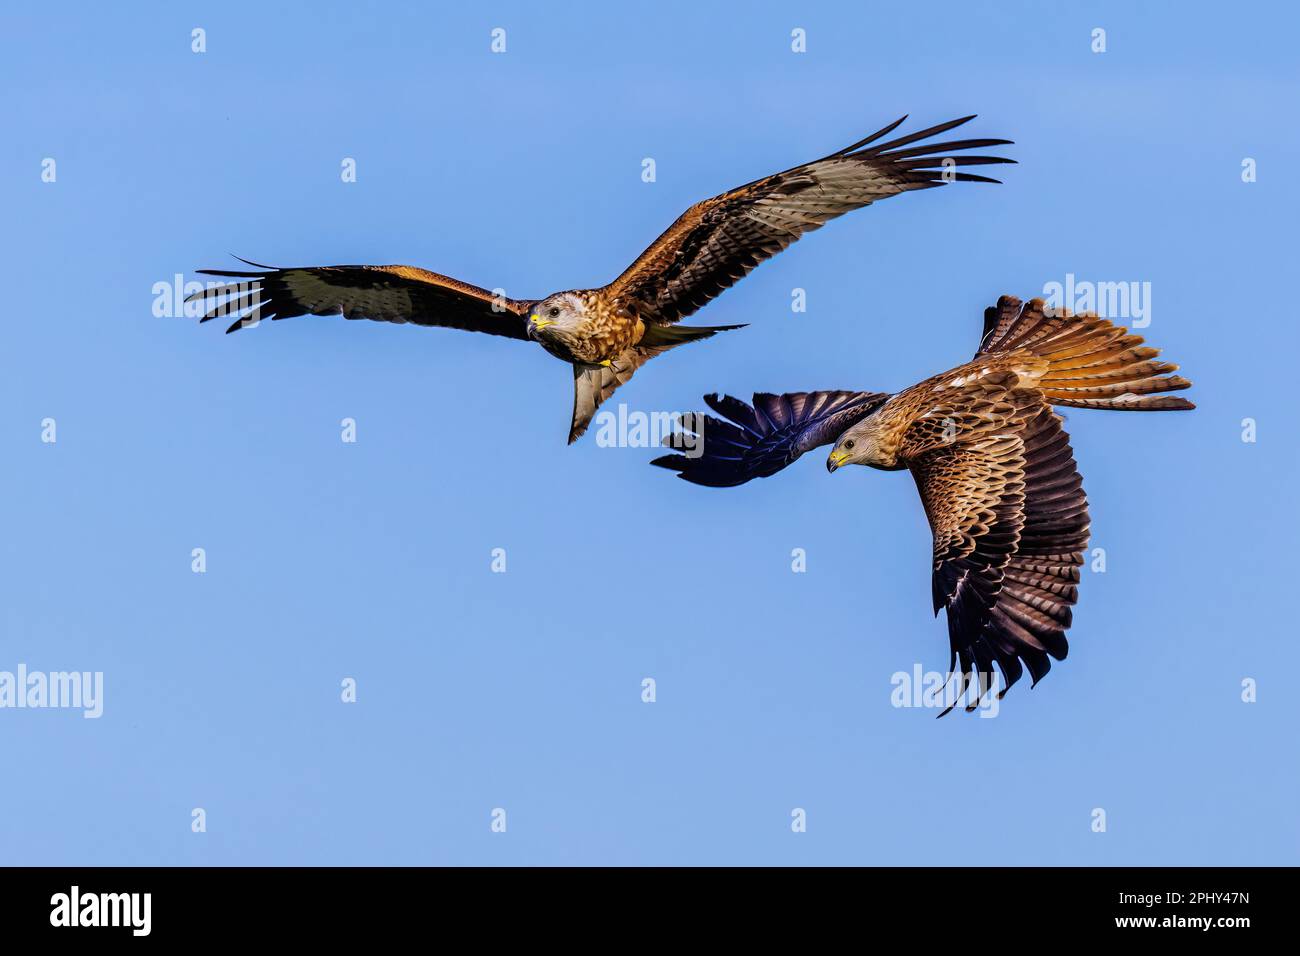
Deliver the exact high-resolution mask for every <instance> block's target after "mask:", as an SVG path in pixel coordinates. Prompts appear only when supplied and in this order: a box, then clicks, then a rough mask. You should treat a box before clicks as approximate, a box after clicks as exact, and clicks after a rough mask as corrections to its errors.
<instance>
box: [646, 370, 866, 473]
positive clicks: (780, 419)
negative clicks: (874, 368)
mask: <svg viewBox="0 0 1300 956" xmlns="http://www.w3.org/2000/svg"><path fill="white" fill-rule="evenodd" d="M888 398H889V396H888V395H887V394H884V393H880V392H848V391H822V392H789V393H786V394H785V395H769V394H766V393H762V392H760V393H758V394H756V395H755V396H754V404H753V405H752V406H751V405H746V404H745V403H744V402H742V401H740V400H739V399H736V398H732V397H731V396H730V395H705V396H704V401H705V402H706V403H707V404H708V406H709V407H710V408H712V409H713V410H714V411H715V412H717V413H718V414H719V415H721V416H722V419H718V418H714V417H713V416H712V415H703V414H699V415H696V416H695V419H696V422H697V424H698V425H699V427H698V429H696V437H694V438H692V437H691V436H689V435H686V434H683V433H681V432H678V433H676V434H675V435H673V436H672V437H670V439H669V442H668V445H669V447H671V448H675V449H677V450H678V451H690V452H691V454H694V451H695V450H697V449H698V450H700V451H702V454H700V455H699V456H698V457H689V456H688V455H687V454H678V455H664V456H662V457H660V458H656V459H655V460H654V461H652V462H651V463H650V464H652V465H658V466H659V467H660V468H668V469H671V470H672V471H675V472H677V476H678V477H679V478H683V479H685V480H686V481H690V482H693V483H694V484H697V485H709V486H711V487H715V488H728V487H733V486H735V485H743V484H744V483H745V482H747V481H750V480H752V479H754V478H766V477H768V476H769V475H774V474H776V473H777V472H778V471H780V470H781V469H782V468H785V467H786V466H788V465H790V464H791V463H793V462H794V461H795V460H796V459H798V458H799V456H800V455H802V454H804V452H807V451H810V450H811V449H813V448H816V447H818V446H820V445H829V444H832V443H833V442H834V441H835V440H836V439H837V438H839V436H840V435H841V434H842V433H843V432H844V430H845V429H847V428H849V427H850V426H852V425H853V424H854V423H856V422H858V421H860V420H861V419H863V418H865V417H866V416H867V415H870V414H871V413H872V412H873V411H875V410H876V409H877V408H879V407H880V405H881V404H883V403H884V401H885V400H886V399H888ZM723 419H725V420H723Z"/></svg>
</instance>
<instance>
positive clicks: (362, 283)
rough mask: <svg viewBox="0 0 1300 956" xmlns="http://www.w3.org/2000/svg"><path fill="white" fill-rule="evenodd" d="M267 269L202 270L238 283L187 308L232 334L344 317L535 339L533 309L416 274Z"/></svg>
mask: <svg viewBox="0 0 1300 956" xmlns="http://www.w3.org/2000/svg"><path fill="white" fill-rule="evenodd" d="M240 262H247V260H245V259H241V260H240ZM247 264H248V265H251V266H257V265H259V264H258V263H256V262H248V263H247ZM260 268H264V269H265V270H266V271H263V272H232V271H228V270H221V269H199V270H197V271H198V272H199V274H201V275H210V276H222V277H225V278H230V279H236V280H238V281H235V282H229V283H225V284H222V285H218V286H214V287H212V288H209V289H204V290H203V291H201V292H196V293H194V294H193V295H191V296H188V297H187V298H186V301H187V302H188V301H191V300H198V301H201V302H203V303H204V304H205V305H207V304H209V303H212V306H211V308H209V309H208V311H207V312H206V313H205V314H204V316H203V317H202V318H201V319H199V321H200V322H207V321H208V320H209V319H215V318H217V317H218V316H224V317H227V318H231V317H233V318H234V320H235V321H234V323H233V324H232V325H231V326H230V328H228V329H226V331H227V332H234V331H235V330H236V329H240V328H244V327H246V326H250V325H255V324H256V323H257V322H258V321H259V320H261V319H289V318H293V317H294V316H297V315H342V316H343V317H344V318H348V319H374V320H376V321H379V322H412V323H414V324H416V325H431V326H442V327H444V328H451V329H465V330H467V331H470V332H486V333H488V334H489V335H504V336H506V337H508V338H512V339H527V338H528V334H527V315H528V310H529V308H530V307H531V305H532V303H531V302H527V301H516V300H514V299H507V298H505V297H502V296H494V295H493V294H492V293H491V292H489V291H488V290H487V289H480V288H479V287H478V286H474V285H470V284H469V283H467V282H460V281H459V280H457V279H452V278H450V277H448V276H444V275H439V274H438V273H436V272H429V271H427V270H425V269H417V268H416V267H414V266H313V267H310V268H305V269H276V268H273V267H270V266H264V267H261V266H260ZM219 300H224V301H219Z"/></svg>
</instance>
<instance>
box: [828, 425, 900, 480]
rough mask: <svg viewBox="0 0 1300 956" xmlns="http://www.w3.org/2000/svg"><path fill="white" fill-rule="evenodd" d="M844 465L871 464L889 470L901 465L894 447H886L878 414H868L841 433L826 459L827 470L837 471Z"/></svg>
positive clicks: (873, 466)
mask: <svg viewBox="0 0 1300 956" xmlns="http://www.w3.org/2000/svg"><path fill="white" fill-rule="evenodd" d="M844 465H869V466H870V467H872V468H884V469H888V470H892V469H895V468H897V467H899V466H898V459H897V457H896V455H895V454H894V449H890V448H886V447H884V444H883V442H882V435H881V430H880V419H879V418H878V417H877V416H875V415H869V416H867V417H866V418H864V419H863V420H862V421H860V422H858V423H857V424H856V425H854V426H853V427H852V428H850V429H848V430H847V431H846V432H844V434H842V435H840V437H839V440H838V441H837V442H836V443H835V447H834V448H832V449H831V453H830V456H829V457H828V458H827V459H826V470H827V471H835V470H836V469H837V468H841V467H843V466H844Z"/></svg>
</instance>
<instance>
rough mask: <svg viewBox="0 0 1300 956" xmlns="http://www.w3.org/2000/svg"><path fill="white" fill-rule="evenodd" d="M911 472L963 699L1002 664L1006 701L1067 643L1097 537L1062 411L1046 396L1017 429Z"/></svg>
mask: <svg viewBox="0 0 1300 956" xmlns="http://www.w3.org/2000/svg"><path fill="white" fill-rule="evenodd" d="M1008 424H1010V423H1008ZM909 467H910V468H911V471H912V474H913V476H914V477H915V478H916V483H917V489H918V490H919V492H920V494H921V500H922V502H923V503H924V505H925V511H926V515H927V517H928V518H929V519H930V526H931V529H932V531H933V534H934V573H933V592H934V608H935V613H938V611H939V609H940V608H945V609H946V610H947V615H948V638H949V645H950V650H951V654H952V658H951V662H950V667H952V668H953V669H957V666H958V664H960V673H961V674H962V683H961V687H960V690H959V696H960V692H962V691H964V690H965V688H966V687H967V686H968V685H969V683H970V682H971V681H972V680H977V679H978V680H980V681H981V683H980V685H979V686H980V687H981V691H982V690H983V689H984V688H987V687H988V686H990V684H991V681H992V671H993V665H994V663H996V664H997V666H998V668H999V669H1000V670H1001V671H1002V676H1003V681H1004V684H1005V686H1004V687H1003V689H1002V691H1001V692H1000V694H999V696H1001V694H1005V693H1006V692H1007V690H1009V689H1010V687H1011V685H1013V684H1015V683H1016V681H1017V680H1019V679H1020V676H1021V674H1022V673H1023V671H1024V669H1025V668H1027V669H1028V670H1029V672H1030V675H1031V677H1032V679H1033V683H1035V684H1036V683H1037V682H1038V681H1039V680H1040V679H1041V678H1042V677H1043V675H1045V674H1046V673H1047V672H1048V670H1049V669H1050V668H1051V659H1052V658H1055V659H1057V660H1063V659H1064V658H1065V655H1066V652H1067V650H1068V644H1067V642H1066V637H1065V632H1066V630H1067V629H1068V628H1069V626H1070V623H1071V610H1070V609H1071V607H1072V606H1073V605H1074V603H1075V601H1076V600H1077V598H1078V587H1077V585H1078V581H1079V566H1080V565H1081V564H1082V563H1083V550H1084V548H1085V547H1086V546H1087V542H1088V507H1087V500H1086V498H1085V497H1084V494H1083V488H1082V480H1081V479H1080V477H1079V474H1078V471H1077V469H1076V467H1075V463H1074V456H1073V453H1072V451H1071V449H1070V444H1069V439H1068V437H1067V436H1066V434H1065V432H1064V431H1063V430H1062V429H1061V420H1060V418H1059V417H1058V416H1057V415H1056V414H1055V413H1054V412H1053V411H1052V410H1051V408H1050V407H1048V406H1047V405H1045V404H1041V403H1040V404H1038V405H1037V406H1036V407H1034V408H1031V409H1029V410H1028V413H1027V415H1026V416H1025V417H1024V418H1023V419H1021V421H1020V422H1018V423H1017V424H1016V427H1015V428H1014V430H1013V429H1011V428H1002V429H1000V430H999V433H994V432H992V431H990V432H986V433H984V434H982V435H981V436H980V437H979V438H977V439H976V440H975V441H971V442H957V443H954V444H952V445H951V446H948V447H940V448H935V449H933V450H931V451H928V452H926V453H925V454H923V455H921V456H919V457H918V458H917V459H916V460H914V461H912V462H910V463H909ZM973 706H974V705H973V704H970V705H968V709H972V708H973ZM949 709H951V708H949ZM944 713H947V711H944Z"/></svg>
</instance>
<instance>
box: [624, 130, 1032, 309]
mask: <svg viewBox="0 0 1300 956" xmlns="http://www.w3.org/2000/svg"><path fill="white" fill-rule="evenodd" d="M906 118H907V117H903V118H902V119H899V120H897V121H895V122H894V123H891V124H890V125H888V126H886V127H885V128H884V129H881V130H878V131H877V132H875V133H873V134H872V135H870V136H868V137H866V138H865V139H862V140H859V141H858V142H856V143H854V144H853V145H851V146H847V147H845V148H844V149H841V150H838V151H836V152H834V153H831V154H830V155H829V156H824V157H822V158H821V159H819V160H816V161H814V162H811V163H805V164H803V165H801V166H796V167H794V168H792V169H788V170H785V171H784V172H780V173H776V174H774V175H771V176H767V177H765V178H763V179H758V180H755V181H754V182H752V183H747V184H745V185H744V186H740V187H737V188H736V189H732V190H730V191H728V192H725V193H723V194H721V195H719V196H715V197H714V198H712V199H707V200H704V201H703V202H700V203H696V204H695V205H694V206H692V207H691V208H690V209H688V210H686V212H684V213H683V214H682V215H681V216H680V217H679V218H678V219H677V221H676V222H674V223H673V224H672V225H671V226H669V228H668V229H667V230H666V231H665V232H664V233H663V235H661V236H660V237H659V238H658V239H656V240H655V241H654V243H652V244H651V245H650V247H649V248H647V249H646V250H645V252H643V253H642V254H641V255H640V256H639V257H638V258H637V260H636V261H635V262H634V263H633V264H632V265H631V266H629V267H628V269H627V270H626V271H625V272H624V273H623V274H622V275H621V276H619V277H618V278H617V279H616V280H614V282H612V283H610V285H609V286H607V287H606V289H607V290H608V291H610V292H613V293H614V294H616V295H618V296H619V297H621V298H626V299H628V300H634V301H635V302H637V303H640V305H641V309H640V310H639V312H640V314H641V315H642V316H643V318H644V319H645V320H646V321H648V322H676V321H678V320H680V319H682V318H684V317H685V316H687V315H689V314H691V313H692V312H694V311H695V310H696V309H698V308H700V307H701V306H702V305H704V304H705V303H706V302H708V301H709V300H711V299H712V298H714V297H715V296H717V295H718V294H719V293H720V292H722V291H723V290H724V289H726V288H728V287H730V286H731V285H733V284H734V283H735V282H737V281H738V280H739V279H741V278H743V277H744V276H745V275H747V274H748V273H749V272H750V271H751V270H752V269H753V268H754V267H755V266H757V265H758V264H759V263H761V262H763V261H764V260H766V259H768V258H770V257H772V256H774V255H776V254H777V253H778V252H780V251H781V250H783V249H785V248H786V247H787V246H789V245H790V244H791V243H793V242H794V241H795V240H797V239H798V238H799V237H800V236H802V235H804V234H805V233H808V232H811V231H813V230H814V229H818V228H820V227H821V226H822V225H823V224H825V223H826V222H828V221H829V220H831V219H834V218H835V217H836V216H840V215H843V214H844V213H846V212H849V211H850V210H853V209H860V208H862V207H863V206H867V205H870V204H871V203H873V202H875V201H876V200H879V199H885V198H888V197H890V196H896V195H898V194H900V193H903V192H907V191H910V190H913V189H926V188H930V187H933V186H940V185H943V184H944V183H947V182H988V183H993V182H997V180H995V179H990V178H988V177H986V176H980V175H976V174H974V173H965V172H958V171H957V170H956V167H958V166H984V165H991V164H998V163H1010V162H1014V160H1009V159H1004V158H1002V157H999V156H964V155H953V154H954V153H956V152H958V151H961V150H966V149H982V148H986V147H990V146H1001V145H1007V144H1009V143H1010V142H1011V141H1010V140H1005V139H983V138H981V139H962V140H952V141H949V142H941V143H928V144H925V145H922V146H914V147H911V148H910V149H905V148H903V147H906V146H909V145H910V144H912V143H915V142H917V141H918V140H922V139H927V138H929V137H931V136H936V135H938V134H940V133H944V132H947V131H948V130H950V129H953V128H954V127H957V126H961V125H962V124H964V123H966V122H969V121H970V120H972V119H974V117H973V116H964V117H961V118H960V119H955V120H951V121H949V122H947V123H940V124H939V125H938V126H932V127H930V128H929V129H924V130H920V131H919V132H915V133H910V134H908V135H906V136H901V137H898V138H897V139H893V140H889V141H887V142H877V141H878V140H880V139H881V138H882V137H884V136H886V135H888V134H889V133H890V132H892V131H893V130H894V129H895V128H896V127H898V126H899V125H900V124H901V123H902V122H903V120H905V119H906Z"/></svg>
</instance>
